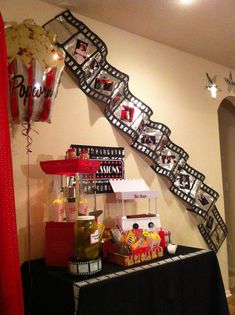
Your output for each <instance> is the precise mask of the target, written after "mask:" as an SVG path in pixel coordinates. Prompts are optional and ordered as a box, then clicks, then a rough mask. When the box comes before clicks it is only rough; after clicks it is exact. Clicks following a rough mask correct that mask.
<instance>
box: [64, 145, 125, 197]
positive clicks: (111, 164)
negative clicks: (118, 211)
mask: <svg viewBox="0 0 235 315" xmlns="http://www.w3.org/2000/svg"><path fill="white" fill-rule="evenodd" d="M70 147H71V148H74V149H76V154H77V156H79V155H80V154H81V152H82V150H86V152H87V153H88V154H89V158H90V159H93V160H94V159H95V160H98V161H100V162H101V165H100V168H99V170H98V171H97V173H96V174H95V182H96V185H95V186H96V193H97V194H102V193H112V192H113V189H112V187H111V185H110V183H109V180H110V179H124V174H125V168H124V158H125V149H124V148H123V147H103V146H90V145H80V144H71V145H70ZM88 177H89V174H88ZM73 184H74V185H75V179H73ZM83 186H84V187H83V188H84V191H85V192H86V193H89V194H92V193H94V191H93V188H94V186H93V185H92V183H91V180H90V178H89V179H87V180H86V177H84V180H83Z"/></svg>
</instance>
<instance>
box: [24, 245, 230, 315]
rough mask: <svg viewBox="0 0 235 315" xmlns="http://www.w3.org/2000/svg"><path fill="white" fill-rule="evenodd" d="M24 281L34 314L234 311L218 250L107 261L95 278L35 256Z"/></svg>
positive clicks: (209, 314) (224, 314)
mask: <svg viewBox="0 0 235 315" xmlns="http://www.w3.org/2000/svg"><path fill="white" fill-rule="evenodd" d="M190 255H192V256H190ZM29 267H30V268H29ZM136 267H139V268H137V270H136ZM29 274H30V275H29ZM22 282H23V288H24V297H25V306H26V307H25V308H26V311H29V313H26V314H31V315H70V314H71V315H72V314H74V309H76V314H78V315H127V314H128V315H145V314H146V315H147V314H148V315H228V314H229V311H228V306H227V300H226V297H225V291H224V286H223V282H222V278H221V273H220V269H219V265H218V261H217V257H216V254H215V253H214V252H213V251H206V250H204V251H201V250H198V249H195V248H189V247H183V246H179V247H178V249H177V252H176V255H171V256H170V255H168V254H165V255H164V257H162V258H158V259H157V260H155V261H150V262H148V263H145V264H140V265H136V266H131V267H128V268H125V267H122V266H118V265H114V264H112V263H108V262H104V263H103V269H102V271H101V272H100V273H99V274H97V275H96V276H93V277H92V278H84V277H78V276H72V275H70V274H69V273H68V271H67V269H65V268H58V267H48V266H45V262H44V260H42V259H41V260H34V261H31V262H30V265H29V263H28V262H26V263H24V264H23V265H22ZM74 294H75V297H74Z"/></svg>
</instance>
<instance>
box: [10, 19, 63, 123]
mask: <svg viewBox="0 0 235 315" xmlns="http://www.w3.org/2000/svg"><path fill="white" fill-rule="evenodd" d="M5 33H6V43H7V55H8V74H9V107H10V114H11V120H12V122H13V123H21V122H30V121H42V122H43V121H45V122H51V110H52V105H53V101H54V99H55V97H56V95H57V90H58V85H59V81H60V76H61V73H62V71H63V68H64V56H65V55H64V52H63V50H62V49H60V48H58V47H56V46H55V42H56V35H55V34H54V33H52V32H50V31H47V30H45V29H44V28H43V27H41V26H38V25H36V24H35V22H34V21H33V20H29V19H28V20H25V21H23V23H21V24H13V25H9V26H6V30H5Z"/></svg>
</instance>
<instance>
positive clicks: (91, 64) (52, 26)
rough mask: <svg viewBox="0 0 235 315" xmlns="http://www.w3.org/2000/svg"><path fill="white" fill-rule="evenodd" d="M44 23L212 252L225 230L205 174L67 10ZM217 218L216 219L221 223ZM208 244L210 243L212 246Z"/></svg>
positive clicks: (85, 89) (89, 92)
mask: <svg viewBox="0 0 235 315" xmlns="http://www.w3.org/2000/svg"><path fill="white" fill-rule="evenodd" d="M44 27H45V28H46V29H47V30H51V31H53V32H55V33H57V34H58V39H57V41H58V46H60V47H61V48H63V49H64V51H65V54H66V58H65V64H66V66H67V69H69V71H70V72H71V74H72V75H73V76H74V79H75V81H76V82H77V84H78V86H79V87H80V88H81V90H82V91H83V92H84V93H85V94H86V95H87V96H89V97H92V98H93V99H95V100H97V101H101V102H104V103H105V104H106V105H107V106H106V108H105V111H104V115H105V117H106V118H107V119H108V120H109V121H110V123H111V124H113V125H114V126H115V127H116V128H118V129H119V130H121V131H123V132H124V133H126V134H127V135H129V136H130V138H131V146H132V147H133V148H134V149H135V150H137V151H139V152H140V153H142V154H144V155H146V156H147V157H148V158H149V159H150V160H151V162H152V163H153V164H152V165H151V167H152V169H153V170H154V171H155V172H156V173H157V174H160V175H163V176H165V177H166V178H168V179H169V181H170V183H171V186H170V191H172V192H173V193H174V194H175V195H176V196H177V197H178V198H180V199H181V200H182V201H183V202H185V203H186V208H187V209H188V210H189V211H191V212H193V213H194V214H196V215H197V216H198V218H200V222H201V220H204V223H203V224H199V226H198V228H199V231H200V233H201V235H202V237H203V238H204V239H205V241H206V243H207V244H208V245H209V247H210V248H211V249H213V250H215V251H218V249H219V248H220V246H221V245H222V243H223V240H224V239H225V238H226V236H227V234H228V231H227V228H226V226H225V224H224V223H223V220H222V219H221V217H220V214H219V212H218V209H217V208H216V207H215V202H216V201H217V199H218V196H219V195H218V193H217V192H215V191H214V190H213V189H211V188H210V187H209V186H207V185H206V184H205V183H204V180H205V176H204V175H203V174H201V173H200V172H198V171H196V170H195V169H194V168H193V167H191V166H190V165H189V164H188V163H187V160H188V158H189V155H188V154H187V153H186V152H185V151H184V150H183V149H182V148H181V147H179V146H178V145H176V144H174V143H173V142H172V141H171V139H170V134H171V131H170V129H169V128H168V127H167V126H166V125H164V124H162V123H160V122H153V121H151V119H150V117H151V115H152V114H153V111H152V109H151V108H150V107H149V106H148V105H146V104H145V103H144V102H142V101H141V100H140V99H138V98H137V97H135V96H134V95H133V94H132V93H131V92H130V90H129V87H128V82H129V77H128V75H127V74H125V73H123V72H121V71H119V70H118V69H117V68H115V67H113V66H112V65H110V64H109V63H108V62H107V61H106V56H107V54H108V50H107V47H106V45H105V43H104V42H103V41H102V40H101V39H100V38H99V36H97V35H96V34H95V33H94V32H92V31H91V30H90V29H89V28H88V27H87V26H86V25H85V24H84V23H82V22H81V21H79V20H77V19H76V18H75V17H74V16H73V15H72V14H71V12H70V11H69V10H67V11H64V12H62V13H61V14H59V15H57V16H56V17H55V18H53V19H52V20H50V21H49V22H47V23H46V24H45V25H44ZM212 210H213V219H214V221H215V222H217V225H216V226H217V230H219V232H220V234H221V235H223V237H221V238H220V240H219V242H216V244H214V242H213V240H212V239H211V237H212V235H211V234H210V233H205V231H204V228H203V227H204V226H205V224H206V222H207V220H208V218H209V217H210V216H211V213H212ZM221 220H222V223H223V224H222V223H221ZM213 244H214V245H213Z"/></svg>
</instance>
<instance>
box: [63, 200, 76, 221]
mask: <svg viewBox="0 0 235 315" xmlns="http://www.w3.org/2000/svg"><path fill="white" fill-rule="evenodd" d="M65 212H66V219H67V222H75V221H76V220H77V216H78V211H77V207H76V199H75V198H67V202H66V206H65Z"/></svg>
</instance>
